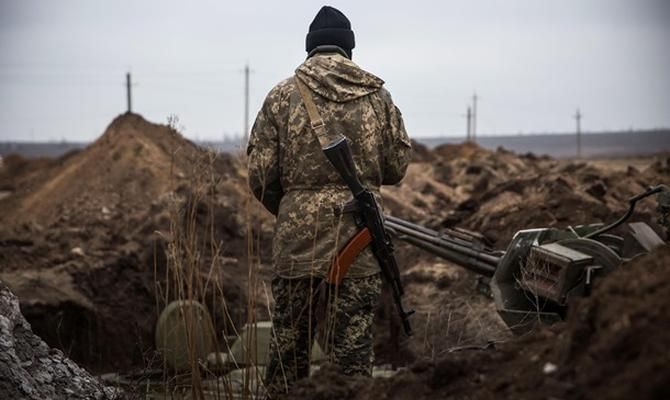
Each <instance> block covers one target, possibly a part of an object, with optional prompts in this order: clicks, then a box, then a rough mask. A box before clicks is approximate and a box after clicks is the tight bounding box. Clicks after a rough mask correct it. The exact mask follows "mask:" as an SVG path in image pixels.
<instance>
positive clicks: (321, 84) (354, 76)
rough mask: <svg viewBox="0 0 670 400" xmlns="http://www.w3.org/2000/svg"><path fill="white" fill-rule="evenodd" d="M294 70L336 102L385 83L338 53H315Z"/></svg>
mask: <svg viewBox="0 0 670 400" xmlns="http://www.w3.org/2000/svg"><path fill="white" fill-rule="evenodd" d="M295 73H296V75H297V76H298V78H300V80H301V81H302V82H304V83H305V85H307V86H308V87H309V88H310V89H312V90H313V91H314V92H316V93H318V94H319V95H320V96H323V97H325V98H327V99H328V100H331V101H335V102H337V103H346V102H348V101H352V100H355V99H357V98H359V97H363V96H366V95H368V94H371V93H375V92H376V91H378V90H379V89H380V88H381V87H382V85H383V84H384V81H383V80H381V79H380V78H378V77H376V76H375V75H373V74H371V73H369V72H367V71H364V70H362V69H361V68H360V67H359V66H358V65H356V64H355V63H354V62H353V61H351V60H350V59H348V58H346V57H344V56H342V55H340V54H337V53H319V54H315V55H314V56H312V57H310V58H308V59H307V60H306V61H305V62H304V63H302V65H300V66H299V67H298V69H296V70H295Z"/></svg>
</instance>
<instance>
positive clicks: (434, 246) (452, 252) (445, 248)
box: [384, 216, 502, 277]
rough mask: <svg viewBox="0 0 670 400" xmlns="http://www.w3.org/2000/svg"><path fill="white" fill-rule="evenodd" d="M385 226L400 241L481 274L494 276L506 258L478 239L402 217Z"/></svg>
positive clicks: (389, 221)
mask: <svg viewBox="0 0 670 400" xmlns="http://www.w3.org/2000/svg"><path fill="white" fill-rule="evenodd" d="M384 224H385V226H386V227H387V228H388V230H389V232H390V233H392V234H393V235H394V236H396V237H397V238H398V239H400V240H403V241H405V242H407V243H410V244H412V245H414V246H416V247H418V248H420V249H423V250H426V251H428V252H429V253H432V254H434V255H436V256H438V257H441V258H444V259H445V260H448V261H451V262H453V263H456V264H458V265H460V266H462V267H464V268H466V269H469V270H471V271H473V272H475V273H477V274H480V275H485V276H489V277H490V276H493V273H494V272H495V269H496V266H497V265H498V263H499V262H500V259H501V258H502V257H501V255H499V254H496V253H495V252H493V251H491V250H488V249H485V248H483V246H482V245H481V244H480V243H477V242H476V241H475V240H467V239H465V238H462V237H456V236H452V235H446V234H442V233H440V232H437V231H434V230H432V229H429V228H426V227H423V226H420V225H416V224H413V223H411V222H409V221H405V220H403V219H400V218H396V217H391V216H386V217H385V223H384Z"/></svg>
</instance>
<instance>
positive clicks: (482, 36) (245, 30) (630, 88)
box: [0, 0, 670, 141]
mask: <svg viewBox="0 0 670 400" xmlns="http://www.w3.org/2000/svg"><path fill="white" fill-rule="evenodd" d="M329 4H330V5H333V6H335V7H337V8H339V9H340V10H341V11H343V12H344V13H345V14H346V15H347V16H348V17H349V19H350V20H351V23H352V28H353V30H354V31H355V34H356V44H357V46H356V48H355V49H354V61H355V62H357V63H358V64H359V65H361V66H362V67H363V68H365V69H367V70H368V71H370V72H372V73H375V74H376V75H378V76H380V77H381V78H382V79H384V80H385V81H386V87H387V88H388V89H389V90H390V91H391V93H392V95H393V98H394V100H395V102H396V103H397V105H398V106H399V107H400V109H401V110H402V112H403V115H404V118H405V124H406V126H407V128H408V131H409V133H410V136H413V137H421V136H438V135H448V136H455V135H464V131H465V118H464V114H465V111H466V107H467V105H468V102H469V101H470V98H471V96H472V94H473V92H475V91H476V92H477V94H478V95H479V96H480V101H479V103H478V108H479V120H478V131H479V133H480V134H516V133H542V132H568V131H573V130H574V126H575V121H574V119H573V118H572V116H573V115H574V113H575V111H576V109H577V107H580V108H581V110H582V113H583V114H584V118H583V121H582V125H583V127H584V129H585V130H591V131H594V130H606V129H617V130H618V129H629V128H631V127H632V128H653V127H661V126H663V127H669V126H670V51H669V49H670V40H669V39H670V1H666V0H561V1H555V0H546V1H544V0H497V1H495V0H467V1H444V0H442V1H420V0H414V1H389V0H386V1H379V2H374V1H363V0H357V1H344V0H342V1H331V2H329ZM321 5H323V4H322V3H319V2H314V1H288V0H284V1H267V2H261V1H253V0H247V1H238V2H232V1H183V0H182V1H166V0H155V1H139V0H123V1H122V0H114V1H92V0H79V1H75V0H60V1H40V0H14V1H12V0H0V54H2V56H1V58H0V140H13V139H21V140H31V139H34V140H49V139H56V140H60V139H61V138H65V139H68V140H86V141H87V140H93V139H95V138H96V137H97V136H98V135H100V134H101V133H102V132H103V130H104V129H105V127H106V126H107V124H108V123H109V122H110V121H111V120H112V118H114V117H115V116H116V115H118V114H119V113H121V112H123V111H125V92H124V90H125V89H124V86H123V81H124V79H125V77H124V74H125V72H126V71H127V70H130V71H132V76H133V79H134V80H135V81H136V82H137V85H136V86H135V87H134V88H133V90H134V92H133V102H134V110H135V111H137V112H139V113H141V114H142V115H144V116H145V117H146V118H148V119H150V120H152V121H157V122H165V121H166V120H167V117H168V116H169V115H171V114H174V115H177V116H178V117H179V119H180V121H181V124H182V125H183V126H184V127H185V134H186V135H187V136H188V137H190V138H193V139H196V138H198V139H220V138H222V137H223V136H224V135H228V136H232V135H234V134H239V133H240V132H241V131H242V129H243V93H244V91H243V73H242V70H243V68H244V64H245V63H246V62H249V64H250V65H251V68H252V70H253V73H252V75H251V119H252V120H253V118H254V117H255V115H256V112H257V111H258V109H259V107H260V104H261V103H262V101H263V98H264V96H265V95H266V94H267V92H268V91H269V90H270V89H271V88H272V86H273V85H274V84H275V83H277V82H278V81H279V80H281V79H284V78H286V77H289V76H290V75H292V73H293V71H294V69H295V67H296V66H297V65H298V64H299V63H301V62H302V61H303V60H304V57H305V55H306V54H305V50H304V46H305V45H304V43H305V33H306V32H307V28H308V26H309V23H310V22H311V20H312V18H313V17H314V15H315V14H316V12H317V11H318V9H319V8H320V6H321Z"/></svg>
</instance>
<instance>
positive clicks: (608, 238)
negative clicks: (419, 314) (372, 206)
mask: <svg viewBox="0 0 670 400" xmlns="http://www.w3.org/2000/svg"><path fill="white" fill-rule="evenodd" d="M651 195H657V202H658V207H657V210H658V211H659V213H660V218H659V221H658V222H659V223H660V224H661V225H662V226H664V227H665V228H666V229H667V230H668V233H670V223H669V220H668V215H669V214H670V188H669V187H668V186H666V185H658V186H653V187H650V188H649V189H648V190H646V191H645V192H644V193H641V194H639V195H637V196H634V197H632V198H631V199H630V200H629V208H628V211H627V212H626V213H625V214H624V215H623V216H622V217H621V218H619V219H618V220H617V221H616V222H614V223H612V224H609V225H606V226H603V224H591V225H581V226H576V227H568V228H567V229H557V228H540V229H526V230H522V231H519V232H517V233H516V234H515V235H514V237H513V238H512V241H511V242H510V243H509V244H508V246H507V250H505V251H495V250H493V249H491V248H490V246H489V244H488V243H487V242H486V240H485V238H484V237H483V236H482V235H480V234H477V233H474V232H470V231H466V230H462V229H449V230H446V231H443V232H437V231H435V230H432V229H429V228H426V227H423V226H419V225H416V224H413V223H411V222H408V221H405V220H403V219H400V218H396V217H391V216H386V217H385V225H386V228H387V231H388V232H389V233H391V235H393V236H395V237H396V238H398V239H400V240H403V241H405V242H407V243H410V244H412V245H414V246H416V247H419V248H421V249H423V250H426V251H428V252H429V253H432V254H434V255H436V256H438V257H441V258H444V259H446V260H448V261H451V262H453V263H455V264H457V265H460V266H462V267H464V268H467V269H469V270H471V271H473V272H475V273H477V274H480V275H482V276H484V277H486V278H487V279H488V278H490V280H489V284H490V289H491V294H492V296H493V299H494V301H495V305H496V309H497V311H498V313H499V314H500V316H501V317H502V319H503V321H504V322H505V323H506V324H507V326H508V327H509V328H510V329H511V330H512V331H513V332H515V333H524V332H527V331H529V330H530V329H532V328H533V327H534V326H535V325H536V323H538V322H542V323H553V322H556V321H558V320H561V319H563V318H564V317H565V312H566V309H567V304H568V300H569V299H570V298H573V297H575V296H584V295H586V294H588V293H589V291H590V289H591V287H592V283H593V279H594V277H596V276H600V275H603V274H607V273H609V272H611V271H612V270H614V269H616V268H618V267H619V266H621V265H622V264H623V263H625V262H627V261H629V260H631V259H633V258H635V257H637V256H638V255H640V254H644V253H648V252H650V251H651V250H652V249H654V248H655V247H657V246H660V245H663V244H664V243H665V242H664V241H663V240H662V239H661V238H660V237H659V236H658V235H657V234H656V232H654V230H652V229H651V227H650V226H649V225H647V224H646V223H643V222H634V223H629V224H628V225H627V229H626V230H625V232H624V233H623V234H619V235H615V234H612V233H610V232H611V231H612V230H613V229H614V228H616V227H618V226H620V225H622V224H623V223H624V222H626V221H627V220H628V219H629V218H630V216H631V215H632V214H633V211H634V210H635V205H636V204H637V202H638V201H640V200H642V199H644V198H646V197H649V196H651Z"/></svg>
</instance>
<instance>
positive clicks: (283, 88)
mask: <svg viewBox="0 0 670 400" xmlns="http://www.w3.org/2000/svg"><path fill="white" fill-rule="evenodd" d="M294 89H295V82H294V77H290V78H286V79H284V80H283V81H281V82H279V83H278V84H276V85H275V86H274V87H273V88H272V89H271V90H270V92H269V93H268V97H279V98H281V97H284V96H286V95H287V94H290V93H291V92H292V91H293V90H294Z"/></svg>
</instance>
